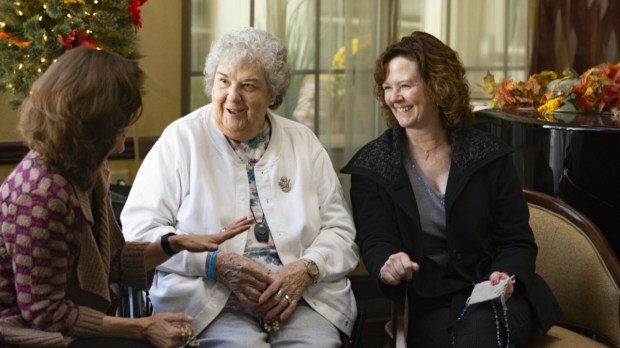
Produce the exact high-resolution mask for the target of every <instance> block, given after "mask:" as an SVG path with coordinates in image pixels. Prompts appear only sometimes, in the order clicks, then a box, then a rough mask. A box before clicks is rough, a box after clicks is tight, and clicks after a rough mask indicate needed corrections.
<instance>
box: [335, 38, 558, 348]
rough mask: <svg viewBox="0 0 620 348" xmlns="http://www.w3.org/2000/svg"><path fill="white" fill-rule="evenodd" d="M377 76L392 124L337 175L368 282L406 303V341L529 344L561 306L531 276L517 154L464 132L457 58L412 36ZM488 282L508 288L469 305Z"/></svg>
mask: <svg viewBox="0 0 620 348" xmlns="http://www.w3.org/2000/svg"><path fill="white" fill-rule="evenodd" d="M375 82H376V85H375V94H376V95H377V97H378V98H379V100H380V101H381V102H382V105H383V108H384V111H385V116H386V123H387V125H388V130H386V131H385V133H383V134H382V135H381V136H379V137H378V138H377V139H375V140H373V141H371V142H370V143H369V144H367V145H366V146H364V147H363V148H362V149H361V150H359V151H358V152H357V153H356V154H355V156H354V157H353V158H352V159H351V161H350V162H349V163H348V164H347V166H346V167H345V168H344V169H343V172H344V173H348V174H351V175H352V177H351V200H352V205H353V213H354V218H355V224H356V227H357V230H358V243H359V246H360V248H361V253H362V257H363V260H364V263H365V265H366V267H367V269H368V271H369V272H370V275H371V277H373V279H374V280H375V281H376V283H377V285H378V287H379V288H380V289H381V291H382V292H383V293H384V294H385V295H386V296H387V297H388V298H391V299H397V298H402V297H403V296H405V294H406V296H407V297H408V299H409V317H410V318H411V319H410V320H409V331H408V337H407V341H408V344H409V346H410V347H411V346H413V347H452V346H456V347H497V346H508V345H510V344H512V345H514V346H517V347H520V346H526V345H527V344H528V343H529V342H530V341H531V340H532V339H533V338H534V337H535V336H536V335H538V334H540V333H541V331H542V332H543V333H544V332H546V331H547V330H548V329H549V328H550V327H551V326H552V325H553V324H554V323H555V321H556V320H557V319H558V318H559V316H560V309H559V307H558V305H557V302H556V300H555V298H554V296H553V294H552V293H551V292H550V290H549V288H548V287H547V285H546V284H545V282H544V280H542V278H540V277H539V276H538V275H537V274H535V261H536V253H537V247H536V243H535V241H534V236H533V234H532V231H531V229H530V226H529V223H528V218H529V215H528V208H527V205H526V203H525V200H524V197H523V193H522V189H521V184H520V182H519V179H518V177H517V174H516V171H515V169H514V166H513V164H512V161H511V158H510V153H511V152H512V150H511V149H510V148H509V147H508V146H507V145H505V144H502V143H500V142H498V141H497V140H495V139H493V138H491V137H489V136H488V135H487V134H485V133H483V132H481V131H478V130H476V129H474V128H472V127H471V124H472V123H473V118H474V115H473V112H472V110H471V109H470V106H469V87H468V84H467V81H466V79H465V69H464V67H463V64H462V63H461V61H460V59H459V57H458V54H457V53H456V52H455V51H454V50H452V49H451V48H450V47H448V46H446V45H445V44H443V43H442V42H441V41H439V40H438V39H437V38H435V37H433V36H432V35H429V34H427V33H423V32H414V33H412V34H411V35H409V36H406V37H403V39H402V40H401V41H400V42H397V43H394V44H392V45H390V46H388V47H387V48H386V50H385V51H384V52H383V53H382V54H381V55H380V56H379V58H378V59H377V63H376V69H375ZM485 281H487V282H488V283H487V285H489V288H490V289H491V290H494V289H497V288H494V287H497V286H501V287H503V289H504V291H500V293H502V294H503V295H502V296H500V297H499V298H498V299H496V300H493V301H486V302H481V303H477V304H470V305H469V306H467V303H468V302H467V299H468V298H469V297H470V295H471V293H472V289H473V288H474V284H476V283H481V282H485ZM472 302H473V301H472ZM506 321H507V322H506Z"/></svg>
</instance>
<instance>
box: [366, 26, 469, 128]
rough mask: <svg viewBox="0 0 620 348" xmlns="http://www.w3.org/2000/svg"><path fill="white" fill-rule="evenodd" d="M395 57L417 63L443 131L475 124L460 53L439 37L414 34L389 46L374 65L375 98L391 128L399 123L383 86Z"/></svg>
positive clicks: (418, 32)
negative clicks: (388, 102)
mask: <svg viewBox="0 0 620 348" xmlns="http://www.w3.org/2000/svg"><path fill="white" fill-rule="evenodd" d="M396 57H404V58H407V59H410V60H411V61H414V62H417V64H418V68H419V70H420V76H421V77H422V79H423V80H424V83H425V85H426V95H427V96H428V98H429V99H430V100H431V101H432V102H433V103H435V104H436V105H437V106H438V108H439V114H440V117H441V123H442V125H443V126H444V128H446V129H452V128H464V127H468V126H470V125H471V124H472V122H473V120H474V114H473V112H472V110H471V109H470V106H469V84H468V82H467V80H466V79H465V68H464V67H463V63H462V62H461V60H460V59H459V56H458V53H457V52H456V51H454V50H453V49H451V48H450V47H448V46H447V45H445V44H444V43H443V42H441V41H440V40H439V39H437V38H436V37H434V36H432V35H430V34H428V33H425V32H421V31H415V32H413V33H411V35H409V36H405V37H403V38H402V39H401V40H400V41H399V42H396V43H394V44H391V45H389V46H388V47H387V48H386V49H385V50H384V51H383V53H381V55H379V58H377V62H376V64H375V95H376V96H377V98H378V99H379V101H380V102H381V105H382V106H383V110H384V118H385V123H386V124H387V126H388V127H390V128H391V127H392V126H394V125H395V124H397V120H396V117H394V115H393V114H392V112H391V111H390V108H389V107H388V105H387V104H386V103H385V98H384V91H383V83H384V82H385V79H386V77H387V76H386V75H387V73H386V66H387V64H388V63H389V62H390V61H391V60H392V59H394V58H396Z"/></svg>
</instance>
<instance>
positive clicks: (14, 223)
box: [0, 47, 253, 348]
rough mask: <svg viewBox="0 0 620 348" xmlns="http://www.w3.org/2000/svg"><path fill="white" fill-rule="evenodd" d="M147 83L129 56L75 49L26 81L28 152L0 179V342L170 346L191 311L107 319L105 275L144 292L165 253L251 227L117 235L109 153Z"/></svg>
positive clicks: (119, 144) (199, 247)
mask: <svg viewBox="0 0 620 348" xmlns="http://www.w3.org/2000/svg"><path fill="white" fill-rule="evenodd" d="M143 82H144V73H143V72H142V70H141V69H140V68H139V67H138V65H137V64H136V62H133V61H130V60H128V59H125V58H123V57H121V56H120V55H118V54H116V53H112V52H106V51H104V50H97V49H94V48H90V47H80V48H74V49H72V50H71V51H70V52H68V53H65V54H63V55H62V56H61V57H60V58H59V59H58V61H56V62H55V63H54V64H52V65H51V66H50V67H49V69H47V71H46V72H45V73H44V74H43V75H41V77H40V78H39V79H37V81H36V82H35V83H34V84H33V85H32V89H31V92H30V96H29V97H28V98H27V99H26V100H25V101H24V103H23V104H22V107H21V113H20V120H19V129H20V131H21V134H22V135H23V137H24V139H25V141H26V143H27V144H28V146H29V147H30V149H31V151H30V152H29V153H28V154H27V155H26V156H25V157H24V158H23V160H22V161H21V162H20V163H19V164H18V165H17V167H16V168H15V170H14V171H13V172H12V173H11V174H10V175H9V176H8V177H7V178H6V180H5V181H4V183H3V184H2V186H0V275H1V276H0V346H2V347H14V346H19V347H64V346H67V345H69V346H70V347H75V348H77V347H116V348H123V347H124V348H129V347H152V346H153V345H154V346H156V347H161V348H165V347H178V346H179V345H182V344H184V343H185V342H186V341H187V338H189V336H190V335H191V328H190V327H189V326H187V323H189V322H191V320H192V318H191V317H189V316H187V315H186V314H184V313H161V314H158V315H156V316H152V317H148V318H139V319H130V318H117V317H115V316H110V315H107V313H108V311H110V310H112V311H114V309H115V308H114V307H112V303H113V299H114V297H113V296H112V295H111V293H110V283H111V282H114V283H122V284H125V285H130V286H134V287H137V288H146V287H147V286H148V284H149V283H150V281H151V280H152V272H147V271H150V270H152V269H153V268H154V267H155V266H157V265H158V264H160V263H161V262H163V261H166V260H167V259H168V258H169V257H170V256H169V255H168V254H169V252H170V251H171V250H172V251H181V250H190V251H200V252H203V251H206V250H216V249H217V245H214V244H213V243H219V242H222V241H224V240H225V239H227V238H230V237H232V236H234V235H236V234H238V233H240V232H242V231H246V230H247V229H248V228H249V227H250V226H251V225H252V224H253V221H251V220H247V219H246V220H240V221H238V222H236V223H235V224H232V225H231V226H230V227H229V228H228V229H227V231H226V232H224V233H218V234H211V235H202V236H189V235H183V236H182V235H179V236H169V237H168V238H164V239H161V240H154V241H153V242H152V243H125V241H124V239H123V235H122V233H121V231H120V228H119V226H118V224H117V223H116V219H115V217H114V214H113V212H112V205H111V202H110V197H109V191H108V170H107V162H106V160H107V158H108V156H109V155H110V154H112V153H120V152H122V151H123V150H124V148H125V147H124V146H125V145H124V144H125V135H126V134H127V129H128V127H129V126H130V125H132V124H134V123H135V122H136V121H137V120H138V119H139V117H140V113H141V110H142V96H141V89H142V85H143ZM217 230H219V229H216V231H217ZM184 323H185V324H184ZM180 326H183V327H184V328H183V329H182V328H180Z"/></svg>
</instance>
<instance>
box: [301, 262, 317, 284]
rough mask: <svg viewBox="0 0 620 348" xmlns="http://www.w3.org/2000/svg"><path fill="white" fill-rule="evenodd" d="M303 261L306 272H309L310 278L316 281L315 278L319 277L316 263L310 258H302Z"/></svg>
mask: <svg viewBox="0 0 620 348" xmlns="http://www.w3.org/2000/svg"><path fill="white" fill-rule="evenodd" d="M304 263H305V264H306V270H307V271H308V274H310V276H311V277H312V279H313V280H314V281H316V279H317V278H318V277H319V267H318V266H317V265H316V263H314V262H313V261H310V260H304Z"/></svg>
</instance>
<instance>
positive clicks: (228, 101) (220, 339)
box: [121, 28, 359, 347]
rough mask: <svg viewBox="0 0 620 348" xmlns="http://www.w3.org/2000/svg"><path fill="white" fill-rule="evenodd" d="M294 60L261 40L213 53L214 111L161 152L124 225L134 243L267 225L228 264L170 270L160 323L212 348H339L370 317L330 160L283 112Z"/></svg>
mask: <svg viewBox="0 0 620 348" xmlns="http://www.w3.org/2000/svg"><path fill="white" fill-rule="evenodd" d="M286 58H287V51H286V48H285V47H284V45H283V44H282V42H281V41H280V40H278V39H277V38H275V37H274V36H273V35H271V34H269V33H267V32H265V31H262V30H258V29H252V28H250V29H243V30H240V31H235V32H232V33H229V34H227V35H224V36H223V37H222V38H220V39H219V40H217V41H216V42H214V43H213V45H212V47H211V51H210V53H209V56H208V57H207V60H206V65H205V88H206V92H207V94H208V95H210V96H211V97H212V103H211V104H209V105H206V106H204V107H202V108H200V109H198V110H196V111H194V112H192V113H191V114H189V115H187V116H185V117H183V118H181V119H179V120H177V121H175V122H173V123H172V124H171V125H170V126H168V127H167V129H166V130H165V131H164V132H163V134H162V135H161V137H160V139H159V140H158V141H157V143H156V144H155V145H154V147H153V148H152V149H151V150H150V152H149V153H148V155H147V157H146V158H145V159H144V162H143V164H142V165H141V167H140V170H139V172H138V174H137V177H136V180H135V182H134V184H133V187H132V190H131V193H130V194H129V197H128V200H127V203H126V205H125V208H124V210H123V212H122V215H121V221H122V223H123V227H124V231H125V236H126V238H128V239H130V240H140V241H154V240H158V239H159V238H161V236H162V235H166V234H175V233H176V234H180V233H183V234H204V233H209V232H210V231H213V230H219V229H221V228H222V227H224V226H226V225H227V224H228V223H230V222H231V221H233V220H235V219H237V218H238V217H240V216H252V217H253V218H254V219H255V221H256V224H255V225H254V227H253V228H251V229H250V231H249V232H248V233H243V234H240V235H238V236H236V237H235V238H233V239H231V240H229V241H226V242H224V243H223V244H222V245H221V247H220V249H219V250H218V251H216V252H209V253H201V254H200V253H196V254H190V253H187V252H181V253H179V254H177V255H175V256H174V257H172V258H171V259H170V260H169V261H168V262H166V263H164V264H163V265H162V266H160V267H158V269H157V273H156V277H155V281H154V283H153V286H152V287H151V291H150V297H151V300H152V302H153V307H154V310H155V311H156V312H159V311H184V312H186V313H188V314H189V315H191V316H192V317H193V318H194V321H193V325H194V327H195V328H196V329H197V330H198V331H199V333H200V334H199V336H198V339H197V341H198V342H200V344H201V345H204V346H206V347H234V346H240V345H241V344H243V346H246V347H269V346H271V345H274V346H282V347H288V346H293V345H297V346H308V347H310V346H314V347H339V346H340V334H341V333H344V334H346V335H349V334H350V333H351V330H352V326H353V323H354V320H355V317H356V304H355V299H354V297H353V293H352V291H351V284H350V282H349V281H348V279H347V278H346V275H347V274H348V273H349V272H350V271H352V270H353V269H354V268H355V267H356V266H357V264H358V260H359V258H358V249H357V247H356V245H355V241H354V240H355V234H356V232H355V229H354V226H353V220H352V217H351V215H350V213H349V211H348V209H347V206H346V201H345V199H344V195H343V192H342V188H341V186H340V183H339V181H338V178H337V176H336V173H335V171H334V169H333V166H332V164H331V162H330V159H329V157H328V155H327V153H326V151H325V150H324V148H323V146H321V144H320V143H319V141H318V139H317V138H316V136H315V135H314V134H313V133H312V132H311V131H310V130H309V129H308V128H307V127H305V126H303V125H301V124H298V123H295V122H293V121H290V120H287V119H285V118H282V117H280V116H278V115H275V114H274V113H273V112H272V111H270V110H269V109H275V108H277V107H278V106H279V105H280V104H281V103H282V101H283V97H284V93H285V91H286V89H287V87H288V84H289V76H290V75H289V68H288V65H287V61H286Z"/></svg>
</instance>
